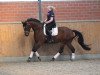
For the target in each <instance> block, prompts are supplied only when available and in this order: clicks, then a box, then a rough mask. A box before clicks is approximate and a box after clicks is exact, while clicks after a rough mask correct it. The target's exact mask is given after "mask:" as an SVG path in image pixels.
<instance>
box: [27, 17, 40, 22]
mask: <svg viewBox="0 0 100 75" xmlns="http://www.w3.org/2000/svg"><path fill="white" fill-rule="evenodd" d="M27 21H34V22H38V23H41V21H39V20H37V19H35V18H28V19H27Z"/></svg>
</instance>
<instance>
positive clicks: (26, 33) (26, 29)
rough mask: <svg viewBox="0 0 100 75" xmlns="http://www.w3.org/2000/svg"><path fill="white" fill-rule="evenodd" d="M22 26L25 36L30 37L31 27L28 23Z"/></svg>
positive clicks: (25, 22)
mask: <svg viewBox="0 0 100 75" xmlns="http://www.w3.org/2000/svg"><path fill="white" fill-rule="evenodd" d="M22 24H23V28H24V33H25V36H29V33H30V29H31V26H30V25H29V23H28V22H27V21H24V22H22Z"/></svg>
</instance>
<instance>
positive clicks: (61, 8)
mask: <svg viewBox="0 0 100 75" xmlns="http://www.w3.org/2000/svg"><path fill="white" fill-rule="evenodd" d="M48 5H53V6H55V7H56V9H55V14H56V20H62V21H63V20H100V1H99V0H92V1H84V0H82V1H58V2H57V1H55V2H52V1H50V2H48V1H44V2H42V14H43V19H44V18H46V14H47V6H48ZM30 17H33V18H38V2H36V1H35V2H0V22H16V21H22V20H26V19H27V18H30Z"/></svg>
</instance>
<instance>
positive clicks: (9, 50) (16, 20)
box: [0, 0, 100, 56]
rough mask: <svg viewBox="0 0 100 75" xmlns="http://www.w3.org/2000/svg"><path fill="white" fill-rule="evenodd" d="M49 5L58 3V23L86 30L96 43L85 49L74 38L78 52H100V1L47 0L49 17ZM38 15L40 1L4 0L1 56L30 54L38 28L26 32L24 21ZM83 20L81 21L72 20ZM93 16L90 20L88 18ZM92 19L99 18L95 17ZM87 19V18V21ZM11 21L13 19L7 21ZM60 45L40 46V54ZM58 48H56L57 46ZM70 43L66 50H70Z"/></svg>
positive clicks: (0, 11)
mask: <svg viewBox="0 0 100 75" xmlns="http://www.w3.org/2000/svg"><path fill="white" fill-rule="evenodd" d="M48 5H53V6H55V7H56V9H55V15H56V21H70V22H59V23H58V26H66V27H69V28H71V29H76V30H79V31H81V32H82V33H83V35H84V38H85V41H86V43H88V44H92V45H91V48H92V50H91V51H89V52H87V51H84V50H83V49H82V48H81V47H80V46H79V45H78V43H77V41H75V40H74V42H73V45H74V47H75V49H76V53H77V54H100V50H99V49H100V46H99V44H100V35H99V31H100V22H99V21H100V1H99V0H92V1H86V0H85V1H84V0H81V1H61V2H59V1H58V2H47V1H45V2H43V3H42V14H43V19H45V18H46V13H47V9H46V7H47V6H48ZM30 17H33V18H38V3H37V2H6V3H5V2H0V56H27V55H29V53H30V51H31V49H32V46H33V43H34V39H33V36H34V32H31V34H30V36H29V37H25V36H24V32H23V28H22V24H21V23H20V22H21V21H23V20H26V19H27V18H30ZM76 20H82V21H81V22H80V21H79V22H72V21H76ZM87 20H89V21H88V22H85V21H87ZM92 20H98V22H97V21H93V22H92ZM83 21H84V22H83ZM7 22H9V23H7ZM58 48H59V44H56V45H53V44H51V45H48V44H46V45H44V46H43V47H42V48H41V49H39V53H40V55H54V54H55V53H56V52H57V50H58ZM55 49H56V50H55ZM69 52H70V51H69V49H68V48H67V47H66V48H65V52H64V54H69Z"/></svg>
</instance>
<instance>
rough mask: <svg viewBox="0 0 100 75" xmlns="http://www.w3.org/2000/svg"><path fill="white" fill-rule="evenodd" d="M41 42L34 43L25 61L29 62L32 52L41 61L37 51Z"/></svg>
mask: <svg viewBox="0 0 100 75" xmlns="http://www.w3.org/2000/svg"><path fill="white" fill-rule="evenodd" d="M40 46H41V44H40V43H35V44H34V46H33V48H32V51H31V53H30V56H29V58H28V60H27V62H30V61H31V59H32V57H33V54H34V53H35V55H36V56H37V57H38V59H39V61H41V58H40V55H39V53H38V52H37V50H38V49H39V48H40Z"/></svg>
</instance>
